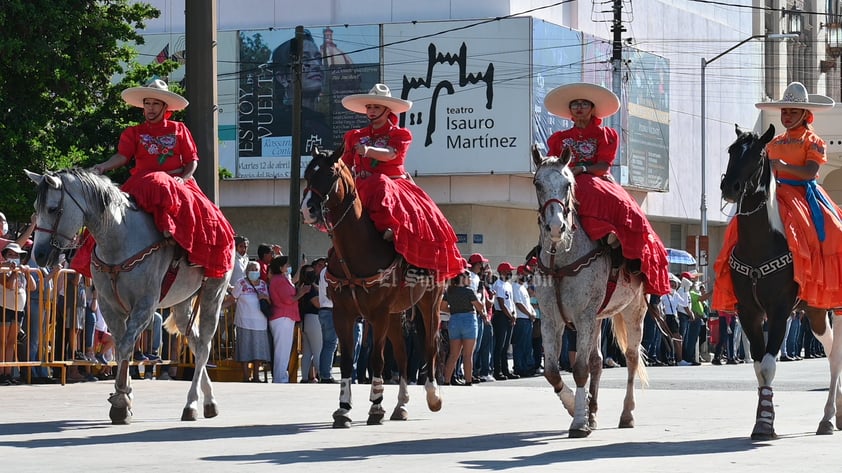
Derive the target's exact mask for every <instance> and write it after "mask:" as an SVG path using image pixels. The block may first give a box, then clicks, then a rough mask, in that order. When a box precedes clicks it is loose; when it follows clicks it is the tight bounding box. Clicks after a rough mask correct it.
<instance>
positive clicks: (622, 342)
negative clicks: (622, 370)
mask: <svg viewBox="0 0 842 473" xmlns="http://www.w3.org/2000/svg"><path fill="white" fill-rule="evenodd" d="M612 322H613V323H612V324H611V328H612V331H613V332H614V340H615V341H616V342H617V346H619V347H620V350H621V351H622V352H623V354H625V353H626V349H627V348H628V346H629V334H628V332H626V320H625V317H624V316H623V314H622V313H619V314H616V315H614V317H613V320H612ZM643 359H644V352H643V346H642V345H638V346H637V360H638V361H637V370H636V372H635V374H637V377H638V378H640V385H641V386H642V387H646V386H649V375H648V373H647V372H646V363H644V362H643ZM626 362H627V363H628V360H626Z"/></svg>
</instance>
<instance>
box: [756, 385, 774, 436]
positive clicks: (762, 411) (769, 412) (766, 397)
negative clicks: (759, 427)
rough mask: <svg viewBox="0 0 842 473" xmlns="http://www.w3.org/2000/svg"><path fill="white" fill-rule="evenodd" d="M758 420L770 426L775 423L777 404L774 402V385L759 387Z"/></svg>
mask: <svg viewBox="0 0 842 473" xmlns="http://www.w3.org/2000/svg"><path fill="white" fill-rule="evenodd" d="M757 422H764V423H767V424H769V425H770V426H771V425H772V424H774V423H775V405H774V404H773V403H772V387H771V386H761V387H759V388H757Z"/></svg>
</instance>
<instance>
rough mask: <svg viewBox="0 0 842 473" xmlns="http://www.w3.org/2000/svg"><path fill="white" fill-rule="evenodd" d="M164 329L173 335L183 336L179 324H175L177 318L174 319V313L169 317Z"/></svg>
mask: <svg viewBox="0 0 842 473" xmlns="http://www.w3.org/2000/svg"><path fill="white" fill-rule="evenodd" d="M164 329H165V330H166V331H167V333H169V334H171V335H182V333H181V330H179V329H178V324H176V323H175V317H173V314H172V312H170V315H168V316H167V320H165V321H164Z"/></svg>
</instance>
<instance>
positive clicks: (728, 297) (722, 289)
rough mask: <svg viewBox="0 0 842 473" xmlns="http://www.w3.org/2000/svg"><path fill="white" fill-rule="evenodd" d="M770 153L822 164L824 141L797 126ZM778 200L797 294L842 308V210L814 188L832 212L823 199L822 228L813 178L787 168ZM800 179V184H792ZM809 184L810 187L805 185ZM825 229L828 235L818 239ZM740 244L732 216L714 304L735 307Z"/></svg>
mask: <svg viewBox="0 0 842 473" xmlns="http://www.w3.org/2000/svg"><path fill="white" fill-rule="evenodd" d="M766 152H767V154H768V156H769V158H770V159H779V160H781V161H783V162H785V163H787V164H790V165H793V166H804V165H805V164H807V162H808V161H814V162H816V163H818V164H819V165H820V166H821V165H822V164H824V163H826V162H827V154H826V153H825V142H824V140H822V139H821V138H819V137H818V136H817V135H816V134H815V133H813V132H812V131H810V130H808V129H807V128H806V127H803V126H802V127H797V128H794V129H791V130H787V131H786V132H784V133H782V134H780V135H778V136H776V137H775V138H774V139H773V140H772V141H771V142H770V143H769V144H768V145H766ZM776 178H777V179H778V187H777V189H778V190H777V201H778V206H779V208H780V214H781V220H782V221H783V224H784V231H785V236H786V240H787V244H788V245H789V249H790V251H792V259H793V269H794V272H795V281H796V282H797V283H798V285H799V293H798V297H799V298H801V299H802V300H804V301H806V302H807V303H808V304H809V305H810V306H812V307H819V308H832V307H842V221H840V218H839V217H842V210H840V209H839V206H837V205H836V204H835V203H833V201H832V200H831V199H830V197H829V196H828V195H827V193H826V192H825V191H824V189H822V187H821V186H819V185H815V192H816V193H817V194H820V196H819V199H820V200H821V196H824V197H825V199H826V201H827V202H829V203H830V205H831V207H832V209H833V210H831V209H828V208H827V207H826V206H825V205H823V204H821V203H819V204H818V207H817V208H819V209H821V214H822V216H823V217H824V226H823V227H824V228H823V232H822V229H821V228H819V227H818V226H817V224H816V218H814V216H813V214H812V213H811V211H810V205H809V204H808V202H807V198H806V194H807V189H808V187H807V186H812V184H810V183H814V181H803V180H802V179H799V178H797V177H795V176H793V175H791V174H788V173H786V172H777V173H776ZM793 181H797V182H793ZM805 184H806V185H805ZM820 233H823V234H824V235H823V236H824V238H823V239H822V238H821V237H820ZM736 244H737V219H732V220H731V222H730V223H729V224H728V228H727V229H726V231H725V242H724V243H723V245H722V251H720V253H719V257H718V258H717V259H716V263H715V264H714V271H715V273H716V284H715V286H714V291H713V308H714V309H716V310H734V309H735V308H736V305H737V297H736V295H735V294H734V286H733V281H732V280H731V269H730V267H729V266H728V258H729V257H730V255H731V251H732V250H733V249H734V246H735V245H736Z"/></svg>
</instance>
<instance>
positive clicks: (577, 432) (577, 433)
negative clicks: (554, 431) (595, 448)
mask: <svg viewBox="0 0 842 473" xmlns="http://www.w3.org/2000/svg"><path fill="white" fill-rule="evenodd" d="M590 434H591V429H570V432H568V433H567V436H568V438H571V439H583V438H585V437H587V436H589V435H590Z"/></svg>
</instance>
